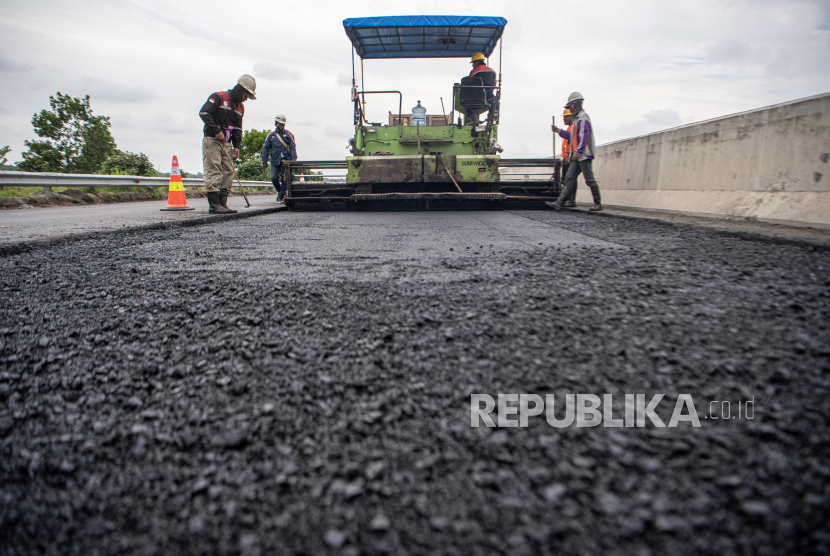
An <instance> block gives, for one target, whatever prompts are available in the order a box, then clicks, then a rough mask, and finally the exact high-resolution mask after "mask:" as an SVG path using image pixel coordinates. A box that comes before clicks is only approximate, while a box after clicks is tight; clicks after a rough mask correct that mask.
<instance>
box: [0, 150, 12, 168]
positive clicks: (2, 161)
mask: <svg viewBox="0 0 830 556" xmlns="http://www.w3.org/2000/svg"><path fill="white" fill-rule="evenodd" d="M9 152H11V149H10V148H9V146H8V145H6V146H5V147H0V166H5V165H6V155H7V154H9Z"/></svg>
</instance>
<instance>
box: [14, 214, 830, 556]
mask: <svg viewBox="0 0 830 556" xmlns="http://www.w3.org/2000/svg"><path fill="white" fill-rule="evenodd" d="M0 275H2V277H3V280H2V287H0V300H2V304H0V554H3V555H7V554H8V555H24V554H25V555H31V554H85V555H96V554H101V555H110V554H136V555H153V554H245V555H265V554H355V555H356V554H459V555H467V554H512V555H521V554H563V553H564V554H586V555H587V554H633V555H649V554H653V555H658V554H776V555H777V554H827V553H830V522H829V520H830V431H828V419H830V417H829V416H830V396H828V394H829V393H830V333H828V323H830V319H829V318H828V317H830V253H828V251H825V250H821V249H816V248H814V247H809V246H798V245H780V244H770V243H765V242H762V241H748V240H745V239H740V238H735V237H724V236H721V235H716V234H711V233H703V232H699V231H695V230H691V229H682V228H676V227H673V226H671V225H667V224H663V223H659V222H655V221H645V220H635V219H619V218H608V217H606V218H599V217H595V216H592V215H587V214H581V213H553V212H548V211H522V212H515V213H514V212H493V213H441V214H434V213H281V214H270V215H264V216H259V217H255V218H247V219H242V220H229V221H223V222H218V223H215V224H204V225H199V226H193V227H189V228H170V229H166V230H165V229H156V230H153V229H150V230H142V231H138V232H122V233H111V234H107V235H101V236H89V237H85V238H81V239H78V240H72V241H60V242H54V243H50V244H44V245H30V246H26V247H23V248H19V249H16V250H13V251H8V252H6V253H5V254H4V255H3V256H0ZM473 393H485V394H489V395H491V396H493V397H496V396H497V394H499V393H505V394H509V393H534V394H539V395H542V396H544V395H545V394H553V393H556V394H557V403H559V399H560V396H561V395H562V394H564V393H591V394H596V395H599V396H602V395H603V394H606V393H607V394H612V395H613V396H614V400H615V401H614V409H615V412H617V413H618V414H622V411H623V409H622V400H623V395H624V394H626V393H632V394H633V393H642V394H646V396H647V398H650V397H651V396H652V395H654V394H655V393H664V394H665V395H666V401H664V402H663V403H662V404H661V405H660V407H659V408H658V414H659V415H660V416H661V417H662V418H663V419H664V421H666V422H667V421H668V418H669V416H670V414H671V410H672V408H673V404H674V401H675V400H676V399H677V397H678V395H680V394H691V395H692V396H693V398H694V401H695V404H696V408H697V411H698V414H699V415H700V416H701V427H700V428H693V427H692V426H691V425H690V424H689V423H680V424H679V426H678V427H677V428H655V427H654V426H652V425H649V426H647V427H645V428H606V427H603V426H599V427H595V428H586V427H576V426H572V427H568V428H561V429H560V428H553V427H551V426H549V425H548V424H547V422H546V421H545V419H544V415H540V416H538V417H531V418H530V420H529V426H528V427H527V428H492V429H491V428H487V427H484V426H482V427H479V428H471V426H470V396H471V394H473ZM750 399H754V416H753V417H754V418H752V419H748V418H747V415H744V417H743V418H740V419H729V420H727V419H719V420H713V419H706V418H703V417H704V416H705V415H708V414H709V409H708V407H707V404H709V402H710V401H712V400H717V401H718V403H720V402H721V401H724V400H726V401H730V403H731V404H732V405H731V408H732V412H733V414H734V412H735V408H736V407H737V406H738V403H739V402H745V401H747V400H750Z"/></svg>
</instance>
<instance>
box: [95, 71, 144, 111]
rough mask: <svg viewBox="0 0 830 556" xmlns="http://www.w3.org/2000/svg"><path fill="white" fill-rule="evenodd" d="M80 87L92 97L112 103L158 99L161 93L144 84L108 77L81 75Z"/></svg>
mask: <svg viewBox="0 0 830 556" xmlns="http://www.w3.org/2000/svg"><path fill="white" fill-rule="evenodd" d="M80 83H81V84H80V87H81V88H82V89H83V90H85V91H87V94H89V96H90V97H91V98H94V99H96V100H104V101H107V102H111V103H126V104H137V103H143V102H150V101H154V100H156V99H158V97H159V95H158V93H156V92H155V91H153V90H152V89H149V88H147V87H145V86H143V85H134V84H132V83H128V84H122V83H116V82H114V81H109V80H107V79H96V78H93V77H89V76H86V75H84V76H81V78H80Z"/></svg>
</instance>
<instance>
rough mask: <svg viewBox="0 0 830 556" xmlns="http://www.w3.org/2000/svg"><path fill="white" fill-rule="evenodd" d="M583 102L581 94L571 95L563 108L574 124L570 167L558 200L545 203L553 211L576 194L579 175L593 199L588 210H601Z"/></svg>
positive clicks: (590, 131) (593, 149) (591, 137)
mask: <svg viewBox="0 0 830 556" xmlns="http://www.w3.org/2000/svg"><path fill="white" fill-rule="evenodd" d="M584 100H585V97H583V96H582V93H571V96H569V97H568V104H566V105H565V108H567V109H569V110H570V111H571V114H573V117H574V119H575V123H574V129H573V133H571V137H570V141H571V145H570V146H571V149H570V150H571V155H570V166H569V167H568V175H567V176H565V188H564V189H563V190H562V193H560V194H559V198H558V199H557V200H556V202H555V203H550V202H548V203H545V204H547V205H548V206H549V207H551V208H553V209H554V210H562V205H563V203H564V202H565V201H566V200H567V199H568V198H569V197H570V195H571V194H572V193H574V192H576V179H577V178H578V177H579V174H582V175H583V176H585V183H587V184H588V187H589V188H590V189H591V195H593V197H594V204H593V206H591V207H589V208H588V210H589V211H592V212H593V211H599V210H602V203H601V202H600V195H599V184H597V180H596V178H595V177H594V169H593V162H594V156H595V154H596V152H597V148H596V144H595V142H594V129H593V127H592V125H591V118H590V116H588V113H587V112H585V111H584V110H583V109H582V102H583V101H584Z"/></svg>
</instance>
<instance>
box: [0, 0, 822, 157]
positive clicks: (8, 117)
mask: <svg viewBox="0 0 830 556" xmlns="http://www.w3.org/2000/svg"><path fill="white" fill-rule="evenodd" d="M0 4H1V5H2V9H0V83H2V91H3V93H2V95H0V146H3V145H9V146H10V147H11V148H12V152H11V153H10V154H9V155H8V159H9V162H10V163H13V162H17V161H19V160H20V159H21V156H20V155H21V153H22V152H23V151H24V150H25V147H24V144H23V141H24V140H27V139H29V140H32V139H36V138H37V137H36V136H35V134H34V131H33V128H32V125H31V120H32V115H33V114H34V113H36V112H39V111H40V110H43V109H45V108H49V96H50V95H55V93H56V92H58V91H60V92H62V93H64V94H70V95H72V96H76V97H82V96H84V95H89V96H90V98H91V106H92V109H93V111H94V113H95V114H97V115H105V116H109V117H110V121H111V123H112V128H111V132H112V134H113V136H114V138H115V141H116V143H117V144H118V147H119V148H120V149H121V150H125V151H130V152H142V153H145V154H147V155H148V156H149V157H150V159H151V160H152V161H153V163H154V164H155V165H156V166H157V167H158V168H160V169H161V171H163V172H164V171H169V168H170V162H171V159H172V156H173V155H176V156H177V157H178V159H179V162H180V165H181V167H182V168H183V169H184V170H186V171H189V172H198V171H201V169H202V163H201V137H202V125H203V124H202V122H201V120H200V118H199V115H198V113H199V108H200V107H201V106H202V104H203V103H204V101H205V99H206V98H207V97H208V95H210V94H211V93H213V92H215V91H219V90H226V89H229V88H231V87H233V85H234V84H235V83H236V80H237V79H238V78H239V76H240V75H242V74H244V73H248V74H250V75H253V76H254V77H255V78H256V80H257V100H252V101H248V102H247V103H246V114H245V120H244V124H243V127H244V128H245V129H251V128H255V129H271V128H272V127H273V122H274V116H275V115H276V114H285V116H286V117H287V119H288V124H287V128H288V129H289V130H291V131H292V132H293V133H294V135H295V136H296V138H297V145H298V152H299V156H300V159H301V160H340V159H343V158H344V157H345V156H347V154H348V151H347V150H346V146H347V141H348V139H349V137H351V136H353V134H354V128H353V126H352V104H351V102H350V99H349V86H350V84H351V79H352V54H351V45H350V42H349V40H348V38H347V37H346V34H345V32H344V30H343V25H342V21H343V19H346V18H349V17H369V16H383V15H421V14H427V15H483V16H501V17H504V18H506V19H507V22H508V23H507V27H506V28H505V33H504V37H503V55H502V61H501V73H502V83H503V92H502V116H501V125H500V127H499V137H500V143H501V145H502V146H503V147H504V148H505V152H504V154H503V156H504V157H509V158H526V157H543V156H551V154H553V153H552V149H553V145H552V134H551V131H550V122H551V117H552V116H556V119H557V123H559V122H561V113H562V108H563V105H564V104H565V101H566V99H567V97H568V95H569V94H570V93H571V92H573V91H579V92H581V93H582V94H583V95H584V96H585V99H586V100H585V105H584V108H585V109H586V110H587V111H588V113H589V114H590V115H591V119H592V122H593V124H594V129H595V132H596V139H597V143H598V144H602V143H608V142H612V141H616V140H620V139H626V138H629V137H635V136H638V135H643V134H647V133H652V132H655V131H660V130H663V129H668V128H671V127H676V126H678V125H683V124H687V123H692V122H696V121H702V120H706V119H710V118H716V117H719V116H724V115H727V114H732V113H735V112H741V111H744V110H751V109H754V108H760V107H763V106H769V105H772V104H777V103H780V102H787V101H790V100H795V99H798V98H803V97H807V96H811V95H815V94H820V93H825V92H828V91H830V63H828V59H830V0H793V1H773V0H751V1H745V0H727V1H711V0H691V1H690V0H674V1H672V2H669V1H667V0H661V1H658V0H643V1H636V0H635V1H632V2H619V1H615V0H597V1H591V0H584V1H582V2H578V3H572V2H562V1H558V0H539V1H537V0H514V1H513V2H495V1H490V0H478V1H475V2H472V1H462V0H452V1H448V0H444V1H435V0H422V1H420V2H417V3H416V2H399V1H396V0H384V1H383V2H381V1H379V0H371V1H361V0H353V1H352V2H342V1H337V2H334V1H329V0H313V1H306V2H302V1H301V2H279V3H278V2H261V1H260V2H249V1H244V0H237V1H235V2H218V1H213V0H199V1H190V0H183V1H160V0H141V1H138V2H132V1H129V0H119V1H118V2H113V1H111V0H106V1H104V0H73V1H71V2H69V1H63V2H60V1H38V0H27V1H26V2H13V1H11V0H0ZM490 66H491V67H493V68H494V69H496V71H499V69H500V68H499V62H498V58H497V57H495V56H494V57H492V58H491V59H490ZM364 69H365V84H366V89H367V90H388V89H394V90H400V91H401V92H402V93H403V103H404V104H403V107H404V110H403V111H404V113H408V112H410V111H411V108H412V107H413V106H415V104H416V102H417V101H418V100H420V101H421V103H422V105H423V106H425V107H427V109H428V113H429V114H441V100H440V99H441V97H443V99H444V104H445V105H446V106H447V108H449V104H450V102H449V99H450V98H451V96H452V84H453V83H454V82H457V81H458V80H459V79H460V78H461V77H462V76H464V75H466V74H467V73H468V72H469V61H468V60H467V59H461V58H458V59H446V60H437V59H422V60H367V61H365V62H364ZM357 77H358V80H359V79H360V64H359V59H358V62H357ZM390 110H391V111H395V112H397V100H396V99H393V97H391V96H389V97H388V98H386V99H384V98H381V97H375V98H371V99H370V101H369V102H368V104H367V112H368V116H369V119H370V120H373V121H386V120H388V112H389V111H390Z"/></svg>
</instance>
